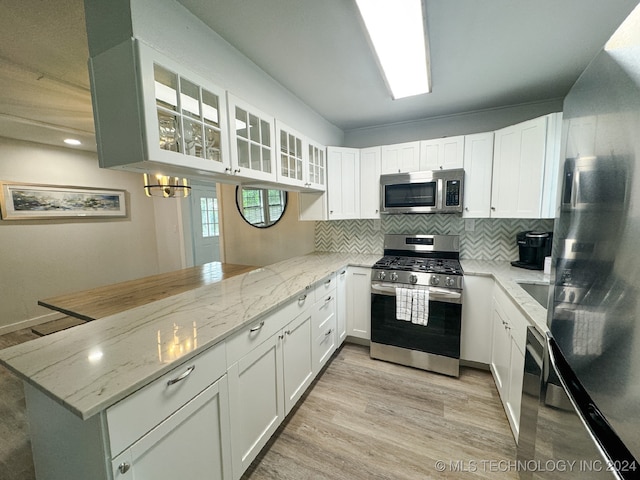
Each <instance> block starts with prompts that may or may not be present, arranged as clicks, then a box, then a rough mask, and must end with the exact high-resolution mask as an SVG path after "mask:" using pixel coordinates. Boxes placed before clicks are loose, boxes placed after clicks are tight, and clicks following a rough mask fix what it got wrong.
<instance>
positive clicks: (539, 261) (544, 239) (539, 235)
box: [511, 230, 553, 270]
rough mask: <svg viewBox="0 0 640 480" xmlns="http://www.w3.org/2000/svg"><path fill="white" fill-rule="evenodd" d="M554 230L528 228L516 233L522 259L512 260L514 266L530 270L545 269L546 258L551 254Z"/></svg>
mask: <svg viewBox="0 0 640 480" xmlns="http://www.w3.org/2000/svg"><path fill="white" fill-rule="evenodd" d="M552 241H553V232H535V231H533V230H527V231H525V232H519V233H518V234H517V235H516V242H517V243H518V250H519V251H520V260H518V261H516V262H511V265H513V266H514V267H520V268H526V269H528V270H543V269H544V259H545V257H548V256H549V255H551V242H552Z"/></svg>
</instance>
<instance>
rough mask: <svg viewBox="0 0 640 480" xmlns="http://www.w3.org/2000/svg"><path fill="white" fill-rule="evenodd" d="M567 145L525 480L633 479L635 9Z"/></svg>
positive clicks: (637, 389)
mask: <svg viewBox="0 0 640 480" xmlns="http://www.w3.org/2000/svg"><path fill="white" fill-rule="evenodd" d="M625 32H626V33H625ZM562 138H563V147H562V152H563V153H562V157H561V158H562V162H561V163H562V164H563V165H562V168H561V170H560V172H561V173H560V175H561V182H559V183H560V184H561V188H562V190H561V192H560V197H561V198H560V207H559V213H558V215H557V217H556V219H555V226H554V241H553V252H552V262H553V263H552V265H553V268H552V274H551V288H550V295H549V309H548V326H549V330H550V333H549V335H548V338H547V339H546V353H547V355H546V356H543V357H544V358H545V359H546V360H545V361H544V365H543V368H542V379H543V381H542V389H541V390H540V392H539V403H538V405H539V408H538V411H537V418H536V419H535V423H534V427H533V428H535V443H534V444H533V445H532V452H531V455H530V458H529V462H530V463H528V464H522V465H520V466H519V470H520V476H521V477H524V478H537V479H551V478H562V479H567V478H579V479H590V478H609V479H611V478H622V479H630V478H640V464H638V463H637V459H638V460H640V301H639V300H640V11H638V8H636V11H634V12H633V13H632V14H631V16H630V17H629V18H628V19H627V20H626V21H625V23H623V25H622V26H621V28H620V29H619V30H618V32H616V34H615V35H614V36H613V37H612V38H611V40H610V41H609V42H608V43H607V45H606V46H605V48H604V49H603V50H602V51H601V52H600V53H599V54H598V55H597V57H596V58H595V59H594V60H593V61H592V62H591V64H590V65H589V67H588V68H587V69H586V70H585V71H584V73H583V74H582V75H581V76H580V78H579V79H578V81H577V82H576V84H575V85H574V86H573V88H572V89H571V91H570V93H569V94H568V96H567V97H566V99H565V101H564V108H563V137H562ZM543 357H539V358H543ZM525 380H526V375H525ZM525 383H526V382H525ZM522 448H525V445H524V444H523V446H522ZM520 460H522V461H525V462H526V461H527V458H526V455H525V456H524V457H522V456H521V457H520Z"/></svg>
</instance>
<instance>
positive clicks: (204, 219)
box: [191, 185, 220, 265]
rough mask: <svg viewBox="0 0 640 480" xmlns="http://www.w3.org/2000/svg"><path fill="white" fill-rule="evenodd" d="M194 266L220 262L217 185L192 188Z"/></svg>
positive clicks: (193, 186)
mask: <svg viewBox="0 0 640 480" xmlns="http://www.w3.org/2000/svg"><path fill="white" fill-rule="evenodd" d="M191 228H192V239H193V262H194V265H203V264H205V263H209V262H219V261H220V217H219V212H218V198H217V194H216V187H215V185H206V186H205V185H192V186H191Z"/></svg>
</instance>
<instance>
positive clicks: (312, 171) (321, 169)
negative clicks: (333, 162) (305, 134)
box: [305, 140, 327, 191]
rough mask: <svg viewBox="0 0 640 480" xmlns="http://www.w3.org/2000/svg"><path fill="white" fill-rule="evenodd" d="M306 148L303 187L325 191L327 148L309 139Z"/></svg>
mask: <svg viewBox="0 0 640 480" xmlns="http://www.w3.org/2000/svg"><path fill="white" fill-rule="evenodd" d="M307 149H308V151H309V156H308V157H307V164H306V172H307V175H306V179H307V183H305V187H307V188H310V189H313V190H320V191H325V190H326V189H327V159H326V154H327V148H326V147H325V146H324V145H320V144H319V143H315V142H314V141H312V140H309V141H308V144H307Z"/></svg>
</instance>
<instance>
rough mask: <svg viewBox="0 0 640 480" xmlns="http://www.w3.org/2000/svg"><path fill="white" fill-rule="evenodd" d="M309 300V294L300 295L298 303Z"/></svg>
mask: <svg viewBox="0 0 640 480" xmlns="http://www.w3.org/2000/svg"><path fill="white" fill-rule="evenodd" d="M306 299H307V294H306V293H305V294H304V295H300V296H299V297H298V302H304V301H305V300H306Z"/></svg>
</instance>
